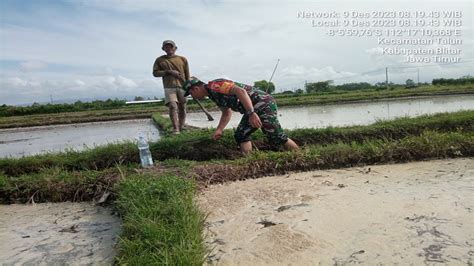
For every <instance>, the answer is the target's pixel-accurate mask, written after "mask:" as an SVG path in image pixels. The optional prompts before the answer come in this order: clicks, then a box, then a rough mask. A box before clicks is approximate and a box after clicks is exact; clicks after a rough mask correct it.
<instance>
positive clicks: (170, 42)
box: [162, 40, 176, 47]
mask: <svg viewBox="0 0 474 266" xmlns="http://www.w3.org/2000/svg"><path fill="white" fill-rule="evenodd" d="M167 44H171V45H173V47H176V44H175V43H174V42H173V41H172V40H166V41H164V42H163V45H162V47H165V45H167Z"/></svg>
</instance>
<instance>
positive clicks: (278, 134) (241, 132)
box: [234, 100, 288, 146]
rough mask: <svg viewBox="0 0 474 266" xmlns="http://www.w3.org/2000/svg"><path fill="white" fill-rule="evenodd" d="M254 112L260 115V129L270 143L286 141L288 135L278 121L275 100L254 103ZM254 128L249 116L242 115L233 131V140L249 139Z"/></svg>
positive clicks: (277, 143) (280, 143) (276, 143)
mask: <svg viewBox="0 0 474 266" xmlns="http://www.w3.org/2000/svg"><path fill="white" fill-rule="evenodd" d="M255 113H257V115H258V117H260V121H262V128H261V129H262V131H263V133H264V134H265V135H266V136H267V138H268V141H269V142H270V143H272V144H273V145H275V146H278V145H282V144H285V143H286V142H287V141H288V136H287V135H286V134H285V132H283V129H282V128H281V125H280V122H279V121H278V117H277V105H276V103H275V101H273V100H271V101H268V102H265V103H263V104H256V105H255ZM256 130H257V128H254V127H252V126H251V125H250V122H249V116H248V115H244V116H243V117H242V120H240V124H239V126H238V127H237V130H236V131H235V134H234V138H235V141H237V143H238V144H240V143H243V142H247V141H250V139H251V138H250V135H251V134H252V133H253V132H255V131H256Z"/></svg>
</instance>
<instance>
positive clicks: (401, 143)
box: [191, 131, 474, 185]
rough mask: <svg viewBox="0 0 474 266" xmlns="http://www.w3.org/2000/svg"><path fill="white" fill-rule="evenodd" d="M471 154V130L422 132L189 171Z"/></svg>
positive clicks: (241, 174) (276, 169)
mask: <svg viewBox="0 0 474 266" xmlns="http://www.w3.org/2000/svg"><path fill="white" fill-rule="evenodd" d="M470 156H474V132H469V133H454V132H447V133H440V132H434V131H425V132H423V133H422V134H421V135H420V136H410V137H405V138H403V139H400V140H387V139H385V140H367V141H364V142H362V143H357V142H352V143H343V142H340V143H334V144H328V145H324V146H319V145H311V146H307V147H305V148H304V149H302V150H301V151H299V152H258V153H254V154H252V156H249V157H246V158H241V159H238V160H233V161H228V160H227V161H225V160H224V161H214V162H211V163H206V164H200V165H196V166H194V168H193V170H192V171H191V172H192V173H193V174H194V176H193V177H194V178H195V179H196V180H197V181H198V183H199V184H201V185H209V184H215V183H223V182H228V181H236V180H245V179H249V178H257V177H261V176H266V175H275V174H284V173H287V172H289V171H309V170H315V169H330V168H341V167H350V166H356V165H367V164H382V163H393V162H408V161H416V160H425V159H441V158H454V157H470Z"/></svg>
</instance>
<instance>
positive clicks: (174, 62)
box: [153, 55, 189, 88]
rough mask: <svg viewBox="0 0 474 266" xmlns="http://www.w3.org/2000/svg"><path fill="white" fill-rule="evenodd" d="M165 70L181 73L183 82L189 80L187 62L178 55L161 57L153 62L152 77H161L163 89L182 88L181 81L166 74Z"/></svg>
mask: <svg viewBox="0 0 474 266" xmlns="http://www.w3.org/2000/svg"><path fill="white" fill-rule="evenodd" d="M167 70H176V71H178V72H180V73H181V75H182V76H183V77H184V78H185V80H188V79H189V65H188V60H187V59H186V58H185V57H183V56H179V55H172V56H168V55H162V56H160V57H158V58H157V59H156V60H155V64H154V65H153V76H155V77H163V87H165V88H176V87H182V86H183V81H181V80H179V79H178V78H175V77H174V76H172V75H169V74H166V71H167Z"/></svg>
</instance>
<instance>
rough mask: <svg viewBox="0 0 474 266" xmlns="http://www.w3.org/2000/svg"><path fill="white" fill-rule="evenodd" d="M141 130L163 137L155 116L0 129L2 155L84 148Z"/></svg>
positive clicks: (150, 136)
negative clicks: (153, 118)
mask: <svg viewBox="0 0 474 266" xmlns="http://www.w3.org/2000/svg"><path fill="white" fill-rule="evenodd" d="M140 133H141V134H143V135H144V136H145V137H146V138H147V139H148V140H149V141H156V140H158V139H159V138H160V133H159V131H158V128H156V126H155V125H154V123H153V122H152V121H151V119H138V120H124V121H110V122H94V123H83V124H71V125H60V126H44V127H31V128H13V129H0V157H9V156H11V157H22V156H28V155H34V154H41V153H46V152H59V151H64V150H66V149H74V150H83V149H86V148H88V147H94V146H98V145H104V144H107V143H116V142H120V141H126V140H132V141H134V140H135V139H136V138H137V137H138V135H139V134H140Z"/></svg>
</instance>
